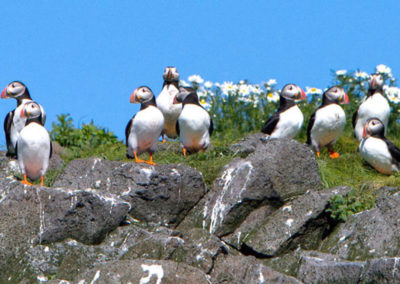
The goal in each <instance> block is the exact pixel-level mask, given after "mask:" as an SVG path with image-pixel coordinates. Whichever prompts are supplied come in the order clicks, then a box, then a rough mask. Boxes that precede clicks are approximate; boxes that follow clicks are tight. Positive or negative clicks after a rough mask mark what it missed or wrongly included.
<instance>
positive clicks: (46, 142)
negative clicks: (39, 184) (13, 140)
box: [17, 123, 51, 179]
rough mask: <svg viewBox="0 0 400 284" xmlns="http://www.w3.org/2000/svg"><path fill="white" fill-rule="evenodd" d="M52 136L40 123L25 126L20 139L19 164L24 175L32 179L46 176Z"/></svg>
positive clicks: (18, 144)
mask: <svg viewBox="0 0 400 284" xmlns="http://www.w3.org/2000/svg"><path fill="white" fill-rule="evenodd" d="M50 143H51V142H50V136H49V133H48V132H47V130H46V129H45V128H44V127H43V126H42V125H40V124H38V123H30V124H28V125H27V126H25V127H24V128H23V129H22V130H21V132H20V134H19V137H18V141H17V146H18V163H19V166H20V169H21V172H22V173H26V174H27V175H28V177H30V178H31V179H37V178H39V177H40V176H44V175H45V173H46V171H47V168H48V165H49V158H50Z"/></svg>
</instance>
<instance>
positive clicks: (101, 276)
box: [48, 259, 209, 284]
mask: <svg viewBox="0 0 400 284" xmlns="http://www.w3.org/2000/svg"><path fill="white" fill-rule="evenodd" d="M60 281H62V279H57V280H52V281H50V282H48V283H57V284H59V283H60ZM73 283H98V284H102V283H104V284H108V283H121V284H125V283H157V284H160V283H163V284H164V283H165V284H178V283H182V284H184V283H199V284H200V283H204V284H208V283H209V282H208V276H207V275H206V274H205V273H204V272H202V271H200V270H198V269H197V268H194V267H191V266H189V265H186V264H183V263H177V262H173V261H168V260H149V259H137V260H119V261H115V262H110V263H104V264H101V265H98V266H96V267H94V268H93V269H91V270H88V271H85V272H83V273H81V274H80V275H78V276H77V277H76V278H75V280H74V282H73ZM64 284H66V283H64Z"/></svg>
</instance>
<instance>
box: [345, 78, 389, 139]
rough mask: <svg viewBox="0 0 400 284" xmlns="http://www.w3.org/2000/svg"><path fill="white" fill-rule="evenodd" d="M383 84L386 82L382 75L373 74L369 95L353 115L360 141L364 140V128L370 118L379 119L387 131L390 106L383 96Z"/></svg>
mask: <svg viewBox="0 0 400 284" xmlns="http://www.w3.org/2000/svg"><path fill="white" fill-rule="evenodd" d="M383 84H384V80H383V76H382V75H381V74H379V73H375V74H372V75H371V77H370V80H369V89H368V93H367V95H366V96H365V97H364V98H363V99H362V101H361V104H360V105H359V107H358V109H357V110H356V111H355V112H354V114H353V120H352V121H353V128H354V136H355V137H356V139H357V140H358V141H360V140H361V139H362V138H363V128H364V125H365V122H366V121H367V120H368V119H369V118H372V117H376V118H379V119H380V120H381V121H382V122H383V125H384V126H385V131H386V129H387V125H388V122H389V116H390V106H389V103H388V101H387V99H386V98H385V96H384V95H383Z"/></svg>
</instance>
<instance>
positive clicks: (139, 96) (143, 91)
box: [130, 86, 154, 104]
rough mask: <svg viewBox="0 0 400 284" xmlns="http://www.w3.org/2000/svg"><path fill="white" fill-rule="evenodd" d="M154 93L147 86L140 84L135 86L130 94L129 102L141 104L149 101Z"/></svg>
mask: <svg viewBox="0 0 400 284" xmlns="http://www.w3.org/2000/svg"><path fill="white" fill-rule="evenodd" d="M153 96H154V94H153V92H152V91H151V89H150V88H149V87H146V86H142V87H138V88H136V89H135V90H134V91H133V93H132V95H131V99H130V102H131V103H134V104H141V103H145V102H148V101H150V100H151V99H152V98H153Z"/></svg>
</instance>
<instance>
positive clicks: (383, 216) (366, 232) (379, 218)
mask: <svg viewBox="0 0 400 284" xmlns="http://www.w3.org/2000/svg"><path fill="white" fill-rule="evenodd" d="M399 242H400V194H399V193H394V194H393V195H382V196H381V197H379V198H378V199H377V200H376V203H375V207H374V208H372V209H371V210H366V211H363V212H360V213H357V214H354V215H352V216H350V217H349V218H348V220H347V222H345V223H341V224H340V225H339V226H338V227H337V228H336V229H335V231H334V232H333V233H332V234H330V235H329V237H328V238H326V239H325V240H324V241H323V242H322V244H321V247H320V250H321V251H323V252H326V253H331V254H336V255H338V256H340V257H342V258H344V259H348V260H365V259H372V258H379V257H395V256H398V255H400V250H399Z"/></svg>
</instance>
